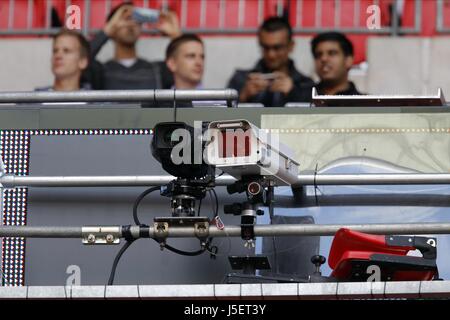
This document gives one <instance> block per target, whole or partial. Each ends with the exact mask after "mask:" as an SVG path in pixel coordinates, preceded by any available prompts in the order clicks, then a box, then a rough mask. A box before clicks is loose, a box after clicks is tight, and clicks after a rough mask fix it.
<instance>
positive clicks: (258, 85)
mask: <svg viewBox="0 0 450 320" xmlns="http://www.w3.org/2000/svg"><path fill="white" fill-rule="evenodd" d="M268 86H269V81H268V80H266V79H264V77H263V75H262V73H250V74H249V75H248V77H247V81H246V82H245V85H244V87H243V88H242V90H241V93H240V95H239V101H241V102H246V101H248V99H250V97H253V96H255V95H257V94H258V93H260V92H262V91H264V90H266V89H267V87H268Z"/></svg>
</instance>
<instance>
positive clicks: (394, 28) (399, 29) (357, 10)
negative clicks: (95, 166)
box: [0, 0, 442, 35]
mask: <svg viewBox="0 0 450 320" xmlns="http://www.w3.org/2000/svg"><path fill="white" fill-rule="evenodd" d="M3 1H4V6H5V7H6V1H7V0H3ZM8 1H9V2H8V4H9V5H8V15H7V16H8V22H7V27H6V29H1V28H0V35H51V34H54V33H56V32H58V30H59V29H58V28H52V27H51V14H52V12H51V10H52V6H51V4H52V2H51V1H50V0H45V1H46V10H45V25H44V26H42V27H37V28H33V27H32V26H33V11H34V10H35V6H34V5H33V1H32V0H28V6H27V12H26V17H27V23H26V26H27V27H26V28H24V29H17V28H14V16H15V10H17V6H15V1H14V0H8ZM64 1H65V7H66V8H67V7H68V6H70V5H71V4H72V2H73V1H71V0H64ZM180 1H181V3H180V10H179V12H178V14H179V19H180V26H181V29H182V31H183V32H193V33H202V34H242V33H250V34H252V33H255V32H256V31H257V28H258V26H259V25H260V24H261V23H262V21H263V19H264V17H265V16H267V15H268V14H273V13H275V14H277V15H282V14H283V13H284V9H285V7H284V1H282V0H278V1H277V2H276V7H275V10H270V9H268V8H267V6H265V3H264V0H234V4H235V3H236V2H237V3H238V5H237V8H238V9H237V12H236V16H237V25H236V26H233V27H229V26H227V21H229V20H227V19H230V18H228V16H229V15H227V6H229V5H230V3H231V2H232V1H226V0H220V1H219V2H218V19H217V21H218V22H217V25H215V26H210V25H208V24H207V19H206V17H207V16H208V14H210V13H209V12H208V10H207V9H208V7H207V0H201V1H200V8H199V9H198V11H197V12H195V11H194V12H192V11H193V9H192V7H190V3H189V2H190V0H180ZM246 1H252V2H253V3H257V6H256V8H257V10H256V11H257V12H256V13H255V15H256V17H257V19H256V20H255V22H256V25H253V26H250V27H248V26H245V25H246V23H245V17H246V10H247V9H246V5H245V4H246ZM304 1H305V0H291V1H290V2H288V3H290V4H291V5H290V6H289V8H288V12H289V17H290V21H291V23H292V26H293V30H294V32H295V33H296V34H310V33H318V32H323V31H327V30H335V31H340V32H344V33H357V34H391V35H397V34H418V33H420V32H421V19H422V2H421V0H414V27H405V26H401V25H400V23H399V22H400V12H399V9H398V8H397V6H396V5H394V6H392V13H391V25H390V26H381V27H380V28H378V29H368V28H367V27H366V25H365V23H364V22H362V21H361V12H365V10H364V8H363V7H362V4H363V1H362V0H354V1H353V16H354V18H353V26H351V27H344V26H342V21H341V17H342V15H343V13H344V11H343V10H344V9H343V5H342V3H343V1H348V0H334V2H333V5H334V11H333V13H332V14H330V16H329V17H325V16H324V12H323V5H324V1H321V0H317V1H315V5H314V10H313V11H314V12H305V11H304ZM308 1H309V0H308ZM330 1H331V0H330ZM438 2H439V3H440V6H442V0H438ZM161 3H162V5H161V9H162V10H165V9H168V8H169V1H168V0H162V2H161ZM327 3H329V1H328V0H327ZM104 4H105V5H104V15H101V14H99V15H101V16H102V18H103V16H105V17H106V15H107V13H108V12H109V11H110V10H111V8H112V0H104ZM364 4H366V2H364ZM372 4H374V5H378V4H380V0H373V2H372ZM83 6H84V11H83V12H82V19H81V20H82V31H83V33H84V34H85V35H89V34H92V33H95V32H97V31H98V30H99V29H98V28H93V27H92V26H91V23H90V20H91V15H92V14H93V13H94V14H96V12H93V10H92V9H93V8H92V3H91V1H89V0H84V1H83ZM143 6H144V7H148V6H149V1H148V0H147V1H144V2H143ZM291 9H292V11H289V10H291ZM64 14H65V13H64ZM311 14H313V15H314V22H313V26H306V24H305V17H307V16H309V15H311ZM96 16H97V14H96ZM188 16H197V17H198V24H197V25H198V26H196V27H192V26H189V24H188ZM236 16H233V19H236ZM60 18H61V19H63V20H64V19H65V17H60ZM324 18H329V19H330V21H331V20H332V21H334V23H333V25H332V26H325V25H324V24H323V23H322V22H323V20H324ZM441 20H442V19H441ZM247 25H248V24H247ZM143 31H144V33H146V34H156V33H157V31H156V30H155V29H149V28H147V27H146V28H144V30H143Z"/></svg>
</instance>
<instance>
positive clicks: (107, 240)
mask: <svg viewBox="0 0 450 320" xmlns="http://www.w3.org/2000/svg"><path fill="white" fill-rule="evenodd" d="M106 242H107V243H113V242H114V236H113V235H112V234H107V235H106Z"/></svg>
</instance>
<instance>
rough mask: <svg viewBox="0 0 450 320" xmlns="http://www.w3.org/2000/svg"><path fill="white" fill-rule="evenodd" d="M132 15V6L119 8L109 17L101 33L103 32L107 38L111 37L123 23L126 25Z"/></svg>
mask: <svg viewBox="0 0 450 320" xmlns="http://www.w3.org/2000/svg"><path fill="white" fill-rule="evenodd" d="M132 14H133V6H132V5H124V6H122V7H120V8H119V9H118V10H117V11H116V12H115V13H114V15H113V16H112V17H111V19H110V20H109V21H108V22H107V23H106V25H105V26H104V28H103V32H105V34H106V35H107V36H108V37H110V38H111V37H113V36H114V34H115V33H116V31H117V29H119V28H120V27H121V26H122V25H123V24H124V23H127V22H126V21H127V20H130V18H131V16H132Z"/></svg>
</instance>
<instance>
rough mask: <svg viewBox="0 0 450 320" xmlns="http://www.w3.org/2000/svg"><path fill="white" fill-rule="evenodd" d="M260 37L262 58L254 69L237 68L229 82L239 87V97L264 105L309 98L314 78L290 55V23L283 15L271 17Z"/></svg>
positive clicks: (282, 103)
mask: <svg viewBox="0 0 450 320" xmlns="http://www.w3.org/2000/svg"><path fill="white" fill-rule="evenodd" d="M258 40H259V45H260V47H261V49H262V54H263V56H262V59H261V60H260V61H258V63H257V64H256V66H255V67H254V68H253V69H252V70H247V71H244V70H237V71H236V72H235V74H234V75H233V77H232V78H231V80H230V82H229V84H228V87H230V88H233V89H236V90H238V91H239V101H240V102H257V103H262V104H264V106H265V107H282V106H284V105H285V104H286V103H287V102H307V101H309V100H310V97H311V92H310V91H311V89H312V86H313V85H314V82H313V81H312V80H311V79H310V78H308V77H306V76H304V75H302V74H301V73H300V72H299V71H298V70H297V69H296V68H295V66H294V62H293V61H292V60H291V59H289V55H290V53H291V52H292V50H293V49H294V41H293V39H292V28H291V26H290V25H289V23H288V22H287V21H286V20H285V19H284V18H280V17H272V18H268V19H267V20H266V21H264V23H263V24H262V26H261V27H260V28H259V31H258Z"/></svg>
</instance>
